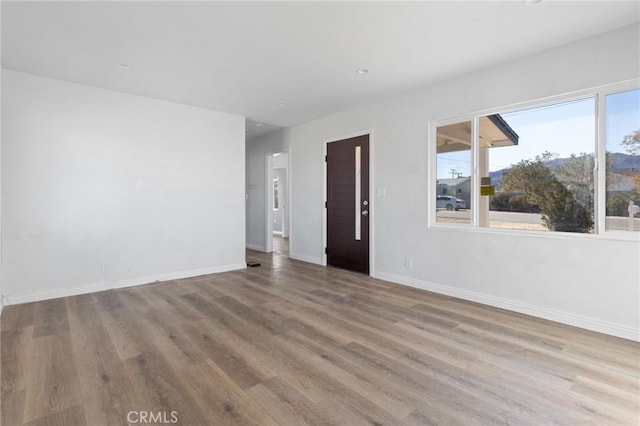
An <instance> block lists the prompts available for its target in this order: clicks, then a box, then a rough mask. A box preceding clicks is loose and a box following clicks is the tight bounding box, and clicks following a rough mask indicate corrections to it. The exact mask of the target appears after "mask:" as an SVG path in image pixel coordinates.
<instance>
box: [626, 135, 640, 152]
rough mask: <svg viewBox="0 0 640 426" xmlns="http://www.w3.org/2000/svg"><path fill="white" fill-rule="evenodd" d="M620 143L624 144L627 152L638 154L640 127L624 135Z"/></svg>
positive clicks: (639, 148)
mask: <svg viewBox="0 0 640 426" xmlns="http://www.w3.org/2000/svg"><path fill="white" fill-rule="evenodd" d="M622 145H624V147H625V148H626V149H627V152H629V154H631V155H638V154H640V129H638V130H636V131H635V132H633V133H631V134H628V135H627V136H625V137H624V139H622Z"/></svg>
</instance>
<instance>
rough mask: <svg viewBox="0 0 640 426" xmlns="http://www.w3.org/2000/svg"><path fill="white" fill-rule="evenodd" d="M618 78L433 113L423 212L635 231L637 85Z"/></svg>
mask: <svg viewBox="0 0 640 426" xmlns="http://www.w3.org/2000/svg"><path fill="white" fill-rule="evenodd" d="M621 87H623V86H621V85H618V86H610V87H608V88H603V89H600V90H597V91H594V92H592V93H584V95H582V96H575V97H573V98H570V99H567V98H565V99H560V100H559V101H557V102H554V103H544V104H538V105H532V106H531V107H529V108H521V109H517V110H504V111H498V112H495V113H491V114H485V115H477V116H474V117H472V118H466V119H465V120H449V121H446V122H438V123H436V125H435V126H433V127H432V128H433V129H434V130H433V133H432V136H431V137H432V140H433V141H434V142H435V143H434V145H435V148H432V149H434V151H435V155H434V156H433V157H432V158H434V160H435V164H433V165H434V166H435V167H434V170H435V171H433V172H432V175H431V176H432V179H434V181H435V185H434V186H432V188H433V191H434V192H433V195H432V200H431V206H432V207H431V217H432V220H433V221H435V222H436V223H438V224H441V223H449V224H453V225H456V224H464V225H467V226H469V225H470V226H472V227H486V228H494V229H517V230H526V231H540V232H553V231H560V232H573V233H583V234H594V233H602V232H605V231H615V232H626V233H628V232H629V231H633V232H638V231H640V207H639V206H638V205H639V204H640V89H638V88H637V87H638V86H637V83H635V87H634V88H633V89H632V90H621V89H620V88H621ZM627 88H630V87H629V85H628V84H627ZM616 89H617V90H616ZM432 152H433V151H432ZM598 165H601V166H600V167H598ZM432 182H433V181H432Z"/></svg>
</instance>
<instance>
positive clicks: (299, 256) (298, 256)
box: [289, 253, 324, 266]
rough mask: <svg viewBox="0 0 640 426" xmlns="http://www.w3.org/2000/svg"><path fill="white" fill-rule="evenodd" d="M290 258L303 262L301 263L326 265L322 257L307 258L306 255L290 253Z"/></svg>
mask: <svg viewBox="0 0 640 426" xmlns="http://www.w3.org/2000/svg"><path fill="white" fill-rule="evenodd" d="M289 258H291V259H295V260H301V261H303V262H307V263H314V264H316V265H321V266H324V263H322V258H321V257H313V256H306V255H303V254H296V253H289Z"/></svg>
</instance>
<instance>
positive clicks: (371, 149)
mask: <svg viewBox="0 0 640 426" xmlns="http://www.w3.org/2000/svg"><path fill="white" fill-rule="evenodd" d="M373 134H374V132H373V129H372V128H369V129H363V130H356V131H354V132H350V133H344V134H341V135H338V136H332V137H329V138H325V139H323V140H322V197H323V199H322V247H321V248H320V251H321V253H322V265H323V266H327V253H325V250H324V249H325V247H327V209H326V207H325V206H326V202H327V198H328V197H327V162H326V161H325V159H326V157H327V145H328V144H329V143H331V142H338V141H341V140H344V139H350V138H355V137H358V136H365V135H369V198H368V200H369V276H374V272H375V263H374V256H373V253H374V248H375V232H374V229H375V217H376V214H375V211H376V204H377V200H376V199H374V197H373V195H374V194H375V191H374V188H375V167H374V164H375V162H374V158H375V155H374V152H375V150H374V146H375V145H374V136H373ZM289 159H291V158H289Z"/></svg>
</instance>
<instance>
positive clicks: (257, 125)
mask: <svg viewBox="0 0 640 426" xmlns="http://www.w3.org/2000/svg"><path fill="white" fill-rule="evenodd" d="M262 126H264V124H263V123H256V127H262Z"/></svg>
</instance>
